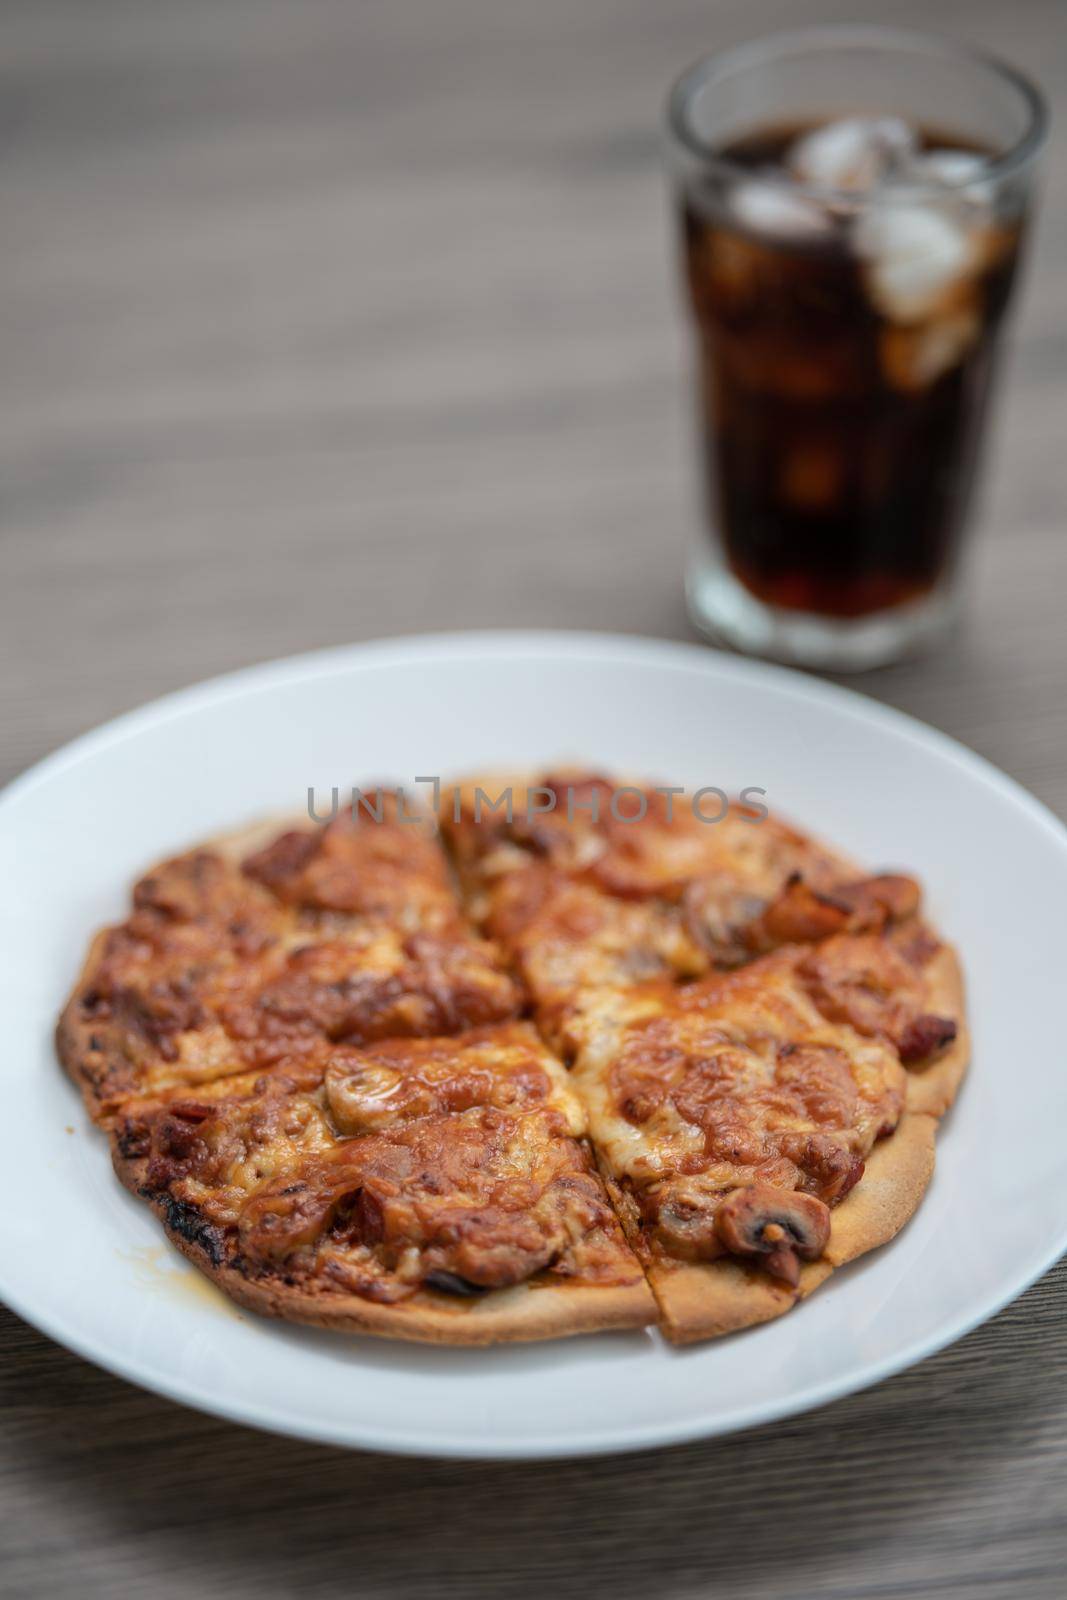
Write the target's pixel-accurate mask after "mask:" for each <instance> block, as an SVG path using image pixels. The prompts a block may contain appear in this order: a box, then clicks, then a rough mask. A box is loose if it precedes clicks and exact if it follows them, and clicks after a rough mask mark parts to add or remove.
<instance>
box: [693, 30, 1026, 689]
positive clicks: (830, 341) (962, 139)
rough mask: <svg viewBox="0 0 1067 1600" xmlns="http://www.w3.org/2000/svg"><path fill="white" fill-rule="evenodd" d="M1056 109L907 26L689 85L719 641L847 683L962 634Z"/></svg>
mask: <svg viewBox="0 0 1067 1600" xmlns="http://www.w3.org/2000/svg"><path fill="white" fill-rule="evenodd" d="M1045 120H1046V118H1045V110H1044V103H1043V101H1042V99H1041V96H1040V94H1039V92H1038V91H1037V90H1036V89H1035V88H1034V87H1033V85H1032V84H1030V83H1029V82H1028V81H1027V80H1026V79H1025V78H1023V77H1022V76H1021V75H1020V74H1019V73H1017V72H1016V71H1014V69H1012V68H1011V67H1009V66H1006V65H1004V64H1003V63H1001V62H999V61H995V60H992V59H990V58H988V57H985V56H983V55H980V54H978V53H977V52H975V51H973V50H971V49H969V48H966V47H965V46H962V45H957V44H954V43H952V42H950V41H947V40H940V39H934V38H929V37H927V36H926V35H924V34H916V33H912V32H908V31H904V30H899V29H890V28H862V27H854V28H848V27H827V28H812V29H805V30H802V31H800V32H796V33H783V34H778V35H775V36H773V37H771V38H769V39H766V40H761V41H758V42H756V43H754V44H751V45H746V46H742V47H741V48H739V49H735V50H730V51H727V52H725V53H723V54H721V55H717V56H712V57H709V58H707V59H706V60H704V61H701V62H699V63H698V64H697V65H696V66H695V67H693V68H691V69H690V71H689V72H687V73H686V74H685V75H684V76H683V77H682V78H681V79H680V80H679V82H678V83H677V84H676V85H675V87H674V90H673V92H672V94H671V97H670V101H669V107H668V142H669V161H670V170H671V175H672V178H673V181H674V185H675V190H676V194H677V204H678V215H679V219H680V224H681V237H682V249H683V257H684V263H685V276H686V280H687V284H688V295H689V302H690V306H691V310H692V316H693V322H694V326H695V332H696V347H697V359H698V373H699V385H698V387H699V421H698V431H699V436H700V448H701V454H702V457H703V466H704V471H703V478H704V502H705V517H704V524H703V526H702V527H701V528H700V529H699V538H698V541H697V545H696V548H695V550H694V553H693V556H692V559H691V562H690V567H689V573H688V584H687V586H688V596H689V605H690V611H691V614H692V616H693V618H694V621H695V622H696V623H697V625H698V626H699V627H700V628H701V629H703V630H704V631H705V632H707V633H709V634H711V635H712V636H714V637H716V638H719V639H722V640H724V641H725V642H727V643H729V644H731V645H733V646H735V647H736V648H740V649H744V650H749V651H753V652H757V653H759V654H764V655H771V656H776V657H778V658H779V659H782V660H787V661H791V662H794V663H798V664H800V665H804V666H816V667H829V668H838V669H850V668H859V667H865V666H874V665H878V664H881V663H884V662H887V661H890V660H894V659H896V658H897V657H898V656H901V655H904V654H906V653H908V652H909V651H911V650H913V649H915V648H916V647H918V646H921V645H923V644H925V643H928V642H929V641H931V640H932V639H935V638H937V637H939V636H940V635H941V634H942V633H943V632H944V631H945V629H946V627H947V625H948V624H949V622H950V621H951V619H952V617H953V616H954V614H955V612H956V609H957V605H958V600H959V593H960V583H959V578H960V567H961V560H960V557H961V546H962V542H963V533H964V529H965V527H966V524H967V520H968V512H969V508H970V505H971V501H972V491H973V488H974V483H975V478H976V473H977V470H978V468H979V467H980V464H981V460H982V457H983V454H984V451H985V447H986V433H985V424H986V417H987V413H988V408H989V399H990V390H991V386H992V384H993V379H994V373H995V369H996V365H997V357H998V353H999V349H1000V345H1001V335H1002V332H1003V326H1004V317H1005V312H1006V310H1007V307H1008V304H1009V301H1010V299H1011V293H1012V286H1013V283H1014V281H1015V278H1016V275H1017V269H1018V264H1019V257H1020V252H1021V249H1022V245H1023V239H1024V235H1025V231H1026V224H1027V217H1028V213H1029V210H1030V203H1031V198H1032V194H1033V188H1034V173H1035V165H1036V158H1037V155H1038V153H1039V150H1040V148H1041V145H1042V143H1043V137H1044V129H1045Z"/></svg>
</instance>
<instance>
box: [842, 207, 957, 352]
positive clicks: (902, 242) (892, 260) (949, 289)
mask: <svg viewBox="0 0 1067 1600" xmlns="http://www.w3.org/2000/svg"><path fill="white" fill-rule="evenodd" d="M852 239H853V244H854V247H855V249H856V252H857V254H858V255H859V256H860V258H861V259H862V260H863V262H864V264H865V277H866V280H867V288H868V292H869V293H870V296H871V299H872V301H873V302H874V304H875V306H876V307H877V308H878V310H879V311H881V312H883V313H884V314H885V315H886V316H887V317H889V318H890V320H891V321H893V322H902V323H909V322H923V321H925V320H926V319H927V318H928V317H930V316H931V315H932V314H933V313H934V312H936V311H937V310H938V309H939V308H941V307H944V306H945V305H946V304H947V303H949V302H951V300H952V298H953V293H954V291H955V290H957V288H959V289H962V288H964V286H965V285H966V282H967V279H968V276H969V275H970V274H971V273H972V272H973V270H974V268H975V267H976V265H977V264H978V262H977V251H976V241H975V237H974V235H973V234H972V232H971V230H970V229H968V228H967V227H966V226H965V225H964V224H963V223H962V222H961V221H959V220H958V219H957V218H956V217H954V216H953V215H952V214H951V212H950V211H948V210H946V209H943V208H941V207H938V206H935V205H922V204H920V203H919V202H917V201H912V200H904V199H898V200H893V198H892V196H891V195H890V194H889V193H886V194H885V195H883V196H882V197H881V198H880V199H879V201H878V202H877V203H875V204H872V205H871V206H869V207H868V208H867V210H866V211H864V212H863V213H862V215H860V216H859V217H857V218H856V222H855V226H854V228H853V234H852Z"/></svg>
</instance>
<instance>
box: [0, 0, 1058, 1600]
mask: <svg viewBox="0 0 1067 1600" xmlns="http://www.w3.org/2000/svg"><path fill="white" fill-rule="evenodd" d="M935 13H936V15H935ZM849 16H853V17H854V16H864V17H867V18H869V19H878V20H893V21H909V22H917V23H920V24H923V23H925V24H928V25H929V24H931V23H934V24H936V26H938V27H939V28H941V29H943V30H944V31H951V32H956V33H960V34H963V35H966V36H969V37H971V38H972V39H974V40H976V41H978V42H980V43H982V44H985V45H986V46H988V47H991V48H994V49H998V50H1002V51H1004V52H1006V53H1008V54H1010V55H1011V56H1013V57H1014V58H1015V59H1016V60H1017V61H1018V62H1019V63H1020V64H1021V65H1022V66H1024V67H1026V68H1029V69H1030V70H1031V71H1032V72H1034V73H1035V74H1036V75H1037V76H1038V77H1039V78H1041V79H1042V80H1043V81H1044V83H1045V85H1046V87H1047V88H1048V90H1049V91H1050V94H1051V97H1052V99H1053V105H1054V111H1055V109H1056V102H1057V100H1061V99H1062V97H1063V94H1064V91H1065V90H1067V59H1065V52H1064V33H1065V27H1064V24H1065V15H1064V10H1063V6H1062V4H1061V3H1060V0H1014V3H1013V4H1012V5H1010V6H1008V5H1005V4H1003V3H1002V0H973V3H966V0H942V3H941V4H939V5H937V6H936V7H932V6H931V5H930V4H929V0H927V3H925V4H922V3H918V0H908V3H899V4H898V3H891V0H845V3H838V0H825V3H821V4H815V3H814V0H812V3H809V0H793V3H787V0H580V3H577V0H537V3H536V4H529V5H520V4H517V3H512V4H504V5H501V4H493V3H492V0H363V3H355V0H353V3H350V4H346V3H344V0H303V3H301V0H262V3H259V0H183V3H182V4H180V5H177V4H169V5H168V4H162V3H159V4H153V3H143V0H95V3H85V0H80V3H79V0H69V3H68V4H55V3H53V0H7V3H6V4H5V5H4V7H3V11H2V26H0V203H2V215H3V218H4V240H3V270H2V273H0V320H2V350H3V366H4V378H5V380H6V405H5V413H4V427H3V430H2V436H0V483H2V491H0V493H2V503H0V517H2V521H0V541H2V542H0V716H2V719H3V733H4V738H3V748H2V750H0V778H3V779H6V778H9V777H12V776H14V775H15V774H16V773H17V772H18V771H20V770H21V769H22V768H23V767H25V766H26V765H27V764H28V763H30V762H32V761H33V760H35V759H37V758H38V757H39V756H41V755H43V754H44V753H45V752H46V751H48V750H50V749H51V748H53V747H54V746H56V745H57V744H59V743H60V742H62V741H64V740H66V739H68V738H70V737H71V736H73V735H74V734H77V733H79V732H81V731H82V730H83V729H86V728H89V727H91V726H92V725H93V724H95V723H97V722H99V721H100V720H101V719H103V718H105V717H108V716H111V715H113V714H114V713H116V712H119V711H122V710H124V709H126V708H127V707H130V706H132V705H134V704H136V703H138V702H140V701H142V700H144V699H146V698H148V697H150V696H152V695H154V694H157V693H159V692H162V691H164V690H168V689H171V688H174V687H177V686H179V685H181V684H184V683H187V682H189V681H192V680H194V679H197V678H201V677H204V676H206V675H209V674H212V673H215V672H218V671H222V670H224V669H227V668H230V667H235V666H239V665H241V664H244V663H246V662H249V661H252V660H258V659H262V658H265V657H269V656H273V655H277V654H280V653H284V652H290V651H295V650H302V649H307V648H311V647H315V646H320V645H325V644H332V643H340V642H344V641H348V640H354V639H361V638H370V637H374V636H377V635H382V634H388V633H393V632H414V631H418V630H422V629H439V628H457V627H470V626H478V625H483V626H484V625H505V624H532V625H548V626H554V627H562V626H582V627H593V628H618V629H626V630H631V631H635V632H639V633H647V634H654V635H662V636H667V637H686V636H687V635H688V629H687V624H686V621H685V618H684V613H683V608H682V601H681V590H680V568H681V559H682V550H683V546H684V543H685V540H686V538H687V535H688V530H689V528H690V526H691V522H692V517H693V511H692V504H693V494H692V471H691V461H690V458H689V450H688V436H687V426H688V411H687V406H686V400H687V395H686V388H685V342H684V331H683V327H682V322H681V319H680V316H679V314H678V297H677V293H676V284H675V271H674V263H673V260H672V254H671V249H670V241H669V232H668V220H667V215H666V206H665V201H664V193H663V186H662V183H661V179H660V174H659V170H658V165H657V144H656V132H655V122H656V117H657V113H658V107H659V103H660V100H661V96H662V93H663V90H664V88H665V85H666V83H667V81H668V79H669V78H670V77H671V76H672V75H673V73H674V72H675V71H676V69H678V68H679V67H680V66H681V65H682V64H684V63H685V62H686V60H687V59H689V58H690V57H692V56H694V55H696V54H698V53H700V52H701V51H702V50H704V49H707V48H710V47H714V46H716V45H721V44H724V43H727V42H730V41H732V40H735V39H739V38H742V37H745V36H749V35H752V34H755V33H759V32H762V31H766V30H769V29H770V28H772V27H774V26H777V25H779V24H781V23H783V22H786V21H789V22H798V21H802V20H814V19H819V20H826V19H831V18H834V17H842V18H844V17H849ZM1065 128H1067V124H1064V125H1063V126H1058V127H1056V128H1055V129H1054V135H1053V148H1052V159H1051V161H1050V162H1049V165H1048V169H1047V184H1046V196H1045V204H1044V209H1043V215H1042V222H1041V227H1040V230H1039V234H1038V238H1037V241H1036V248H1035V250H1034V254H1033V259H1032V263H1031V270H1030V274H1029V282H1028V285H1027V288H1026V293H1025V297H1024V303H1023V305H1022V308H1021V315H1020V317H1019V319H1018V324H1017V336H1016V338H1015V341H1014V347H1013V355H1012V359H1011V362H1010V364H1009V371H1008V373H1007V378H1006V383H1005V390H1004V394H1003V397H1002V400H1003V403H1002V405H1001V408H1000V416H999V419H998V420H999V425H998V428H997V435H996V442H995V448H994V450H993V452H992V457H991V460H990V463H989V471H988V474H987V491H986V494H985V499H984V505H983V510H982V515H981V527H980V534H979V538H978V540H977V542H976V548H975V561H974V571H973V582H972V590H973V594H972V603H971V607H970V611H969V615H968V620H967V624H966V626H965V628H964V629H963V631H962V633H961V635H960V637H959V638H957V639H956V640H955V641H954V642H953V644H952V645H951V646H950V647H949V648H947V649H945V650H944V651H943V652H942V653H941V654H940V655H938V656H936V657H935V658H933V659H931V660H928V661H925V662H922V663H916V664H912V665H907V666H901V667H898V668H896V669H893V670H890V671H884V672H880V673H878V674H876V675H873V676H870V677H868V678H867V679H865V680H864V684H863V687H864V688H865V689H866V690H868V691H869V692H870V693H871V694H873V695H875V696H877V697H879V698H881V699H883V700H886V701H888V702H891V703H892V704H894V705H898V706H901V707H904V708H905V709H907V710H909V711H912V712H915V713H916V714H918V715H919V716H921V717H924V718H927V719H928V720H929V721H931V722H933V723H935V724H936V725H937V726H939V727H942V728H945V729H947V730H948V731H949V732H951V733H953V734H954V735H956V736H957V737H958V738H960V739H962V740H963V741H964V742H966V743H967V744H969V745H972V746H973V747H974V748H975V749H977V750H980V751H982V752H983V753H984V754H985V755H987V756H989V757H991V758H992V759H993V760H994V761H996V762H998V763H999V764H1000V765H1002V766H1003V767H1005V768H1006V769H1007V770H1008V771H1009V772H1011V773H1013V774H1014V775H1015V776H1017V777H1018V778H1020V779H1021V780H1022V781H1023V782H1024V783H1025V784H1027V785H1028V786H1029V787H1031V788H1032V789H1033V790H1034V791H1035V792H1036V793H1037V794H1039V795H1040V796H1041V797H1042V798H1043V799H1045V800H1046V801H1047V802H1048V803H1049V804H1050V805H1052V806H1053V807H1054V808H1056V809H1057V810H1059V811H1060V813H1061V814H1064V813H1067V698H1065V695H1064V676H1065V669H1067V624H1065V604H1064V601H1065V588H1067V540H1065V538H1064V528H1063V514H1062V502H1061V494H1062V487H1063V470H1064V456H1065V452H1064V408H1065V404H1067V368H1065V359H1067V270H1065V269H1067V252H1065V233H1067V161H1065V160H1064V150H1063V146H1064V142H1065V139H1067V131H1065ZM1050 1203H1053V1204H1057V1205H1062V1204H1063V1203H1064V1202H1063V1197H1062V1196H1056V1197H1050ZM1065 1305H1067V1272H1065V1271H1064V1270H1063V1269H1062V1268H1061V1269H1060V1270H1058V1271H1056V1272H1054V1273H1052V1274H1050V1275H1049V1277H1048V1278H1046V1279H1045V1281H1044V1282H1043V1283H1041V1284H1040V1285H1038V1286H1037V1287H1036V1288H1035V1289H1033V1290H1032V1291H1031V1292H1030V1293H1029V1294H1028V1295H1027V1296H1025V1298H1024V1299H1023V1300H1021V1301H1020V1302H1019V1303H1018V1304H1016V1305H1015V1306H1014V1307H1012V1308H1010V1309H1009V1310H1007V1311H1005V1312H1004V1313H1003V1314H1002V1315H1001V1316H999V1317H998V1318H996V1319H995V1320H994V1321H993V1322H991V1323H990V1324H988V1325H987V1326H986V1327H984V1328H982V1329H980V1330H978V1331H977V1332H975V1333H973V1334H971V1335H970V1336H969V1337H968V1338H966V1339H965V1340H963V1341H962V1343H960V1344H959V1345H957V1346H956V1347H955V1348H954V1349H952V1350H949V1351H947V1352H945V1353H943V1354H942V1355H940V1356H938V1357H936V1358H934V1359H932V1360H930V1361H927V1362H925V1363H924V1364H923V1365H922V1366H920V1367H918V1368H917V1369H915V1370H913V1371H911V1372H909V1373H907V1374H905V1375H903V1376H901V1377H898V1378H896V1379H894V1380H892V1381H891V1382H888V1383H885V1384H883V1385H881V1386H880V1387H879V1388H877V1389H874V1390H873V1391H871V1392H869V1393H867V1394H864V1395H859V1396H856V1397H854V1398H852V1399H850V1400H846V1401H843V1402H840V1403H838V1404H837V1405H834V1406H832V1407H830V1408H828V1409H826V1410H823V1411H821V1412H819V1413H816V1414H814V1415H811V1416H807V1417H802V1418H799V1419H796V1420H794V1421H791V1422H788V1423H785V1424H783V1425H779V1426H776V1427H773V1428H766V1429H762V1430H760V1431H758V1432H755V1433H751V1434H748V1435H745V1436H741V1437H738V1438H734V1439H730V1440H725V1441H721V1442H718V1443H712V1444H707V1445H695V1446H691V1447H686V1448H684V1449H676V1450H672V1451H668V1452H662V1453H659V1454H655V1455H645V1456H638V1457H629V1458H617V1459H611V1460H603V1461H583V1462H577V1463H570V1464H564V1463H560V1464H550V1465H539V1466H529V1467H521V1466H520V1467H507V1468H505V1467H500V1466H470V1465H456V1464H452V1465H446V1464H434V1463H417V1462H407V1461H402V1460H390V1459H378V1458H371V1457H367V1456H360V1455H346V1454H343V1453H341V1452H338V1451H334V1450H327V1449H319V1448H316V1447H312V1446H309V1445H297V1444H292V1443H288V1442H285V1441H281V1440H277V1439H271V1438H267V1437H265V1436H259V1435H256V1434H254V1433H251V1432H248V1431H245V1430H243V1429H240V1428H236V1427H233V1426H230V1425H227V1424H224V1423H221V1422H216V1421H213V1420H209V1419H206V1418H203V1417H200V1416H197V1415H194V1414H192V1413H190V1412H187V1411H185V1410H182V1409H180V1408H179V1407H177V1406H175V1405H171V1404H169V1403H168V1402H165V1401H162V1400H158V1399H156V1398H154V1397H151V1396H148V1395H145V1394H142V1393H140V1392H139V1391H137V1390H135V1389H132V1388H130V1387H128V1386H127V1385H125V1384H123V1383H120V1382H118V1381H116V1380H114V1379H112V1378H110V1377H108V1376H106V1375H104V1374H103V1373H100V1372H98V1371H96V1370H95V1369H93V1368H92V1367H90V1366H88V1365H86V1364H85V1363H84V1362H82V1361H80V1360H78V1359H76V1358H75V1357H73V1356H70V1355H68V1354H66V1353H65V1352H64V1351H62V1350H60V1349H58V1348H57V1347H56V1346H54V1345H52V1344H51V1343H50V1342H49V1341H48V1340H47V1339H45V1338H43V1337H41V1336H40V1335H38V1334H37V1333H35V1332H34V1331H32V1330H31V1329H30V1328H28V1327H26V1326H25V1325H23V1324H22V1323H20V1322H19V1321H18V1319H17V1318H15V1317H14V1316H12V1315H10V1314H7V1313H0V1350H2V1352H3V1357H4V1361H3V1378H2V1383H3V1400H4V1404H5V1410H6V1428H5V1431H4V1440H3V1446H2V1455H0V1508H2V1524H3V1532H2V1535H0V1540H2V1560H3V1568H2V1570H0V1588H2V1589H3V1590H4V1592H5V1593H9V1594H12V1595H19V1596H23V1595H24V1596H34V1597H37V1596H42V1597H44V1596H56V1595H68V1594H69V1595H77V1596H84V1597H92V1596H104V1595H107V1596H121V1597H126V1596H140V1595H152V1596H159V1597H162V1600H165V1597H169V1596H176V1597H177V1596H183V1597H185V1596H188V1595H190V1594H197V1595H202V1596H206V1597H214V1596H239V1597H244V1596H248V1597H252V1596H255V1597H256V1600H261V1597H263V1596H265V1595H290V1594H295V1593H297V1592H300V1593H305V1594H312V1595H324V1596H326V1595H334V1594H342V1593H344V1594H347V1593H351V1592H356V1593H359V1594H362V1595H367V1596H379V1595H381V1596H385V1595H390V1596H398V1597H405V1600H407V1597H410V1600H418V1597H423V1596H453V1595H454V1596H457V1597H460V1596H462V1597H464V1600H468V1597H482V1596H486V1597H488V1596H502V1597H506V1600H512V1597H514V1600H525V1597H528V1596H533V1595H543V1594H546V1593H556V1594H558V1595H561V1596H563V1595H571V1594H575V1595H577V1594H582V1595H601V1594H611V1595H613V1596H616V1597H617V1600H629V1597H634V1600H638V1597H641V1600H643V1597H644V1596H646V1595H649V1594H656V1595H663V1596H669V1597H671V1600H675V1597H677V1600H681V1597H683V1596H691V1595H699V1594H706V1593H711V1592H721V1593H723V1594H726V1595H729V1596H731V1597H736V1600H748V1597H764V1596H767V1597H769V1596H790V1597H803V1596H812V1597H814V1596H841V1597H849V1600H855V1597H861V1596H862V1597H875V1596H877V1597H885V1596H912V1597H926V1596H941V1595H954V1596H973V1595H981V1596H1000V1595H1003V1596H1019V1595H1023V1596H1031V1595H1033V1596H1053V1595H1056V1596H1058V1595H1061V1594H1062V1593H1064V1590H1065V1587H1067V1580H1065V1578H1064V1567H1065V1563H1067V1531H1065V1527H1064V1510H1065V1502H1067V1357H1065V1351H1064V1342H1063V1337H1062V1318H1063V1312H1064V1308H1065Z"/></svg>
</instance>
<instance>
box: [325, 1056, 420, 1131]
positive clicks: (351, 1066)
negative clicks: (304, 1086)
mask: <svg viewBox="0 0 1067 1600" xmlns="http://www.w3.org/2000/svg"><path fill="white" fill-rule="evenodd" d="M402 1084H403V1079H402V1077H401V1074H400V1073H399V1072H394V1071H393V1069H392V1068H391V1067H387V1066H385V1065H384V1064H383V1063H381V1062H377V1061H373V1060H369V1059H366V1058H364V1059H362V1060H356V1061H348V1060H337V1061H332V1062H331V1063H330V1065H329V1066H328V1067H327V1069H326V1104H327V1105H328V1106H329V1109H330V1116H331V1117H332V1119H333V1123H334V1126H335V1127H336V1129H337V1131H338V1133H341V1134H355V1133H369V1132H371V1131H372V1130H373V1129H376V1128H382V1127H386V1126H388V1125H389V1124H390V1123H391V1122H392V1121H393V1120H394V1102H395V1101H396V1100H397V1098H398V1096H399V1094H400V1091H401V1087H402Z"/></svg>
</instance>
